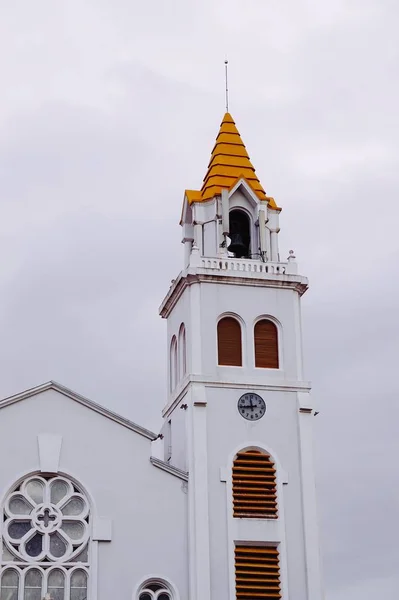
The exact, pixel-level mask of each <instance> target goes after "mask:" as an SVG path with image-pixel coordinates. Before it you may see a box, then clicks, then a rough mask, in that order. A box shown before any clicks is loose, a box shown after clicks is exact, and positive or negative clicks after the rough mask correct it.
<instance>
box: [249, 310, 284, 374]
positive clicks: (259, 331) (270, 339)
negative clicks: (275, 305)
mask: <svg viewBox="0 0 399 600" xmlns="http://www.w3.org/2000/svg"><path fill="white" fill-rule="evenodd" d="M254 343H255V367H260V368H263V369H278V368H279V357H278V330H277V326H276V325H275V323H273V321H271V320H270V319H261V320H260V321H258V322H257V323H256V324H255V328H254Z"/></svg>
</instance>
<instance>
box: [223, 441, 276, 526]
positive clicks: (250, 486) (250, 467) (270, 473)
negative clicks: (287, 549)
mask: <svg viewBox="0 0 399 600" xmlns="http://www.w3.org/2000/svg"><path fill="white" fill-rule="evenodd" d="M233 516H234V517H241V518H246V519H276V518H277V483H276V468H275V465H274V462H273V460H272V459H271V457H270V456H269V455H268V454H266V453H265V452H261V451H260V450H246V451H244V452H239V453H238V454H237V456H236V458H235V461H234V464H233Z"/></svg>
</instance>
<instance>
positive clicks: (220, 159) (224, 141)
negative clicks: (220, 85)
mask: <svg viewBox="0 0 399 600" xmlns="http://www.w3.org/2000/svg"><path fill="white" fill-rule="evenodd" d="M240 179H245V181H246V182H247V183H248V185H249V186H250V187H251V188H252V190H253V191H254V192H255V194H256V195H257V196H258V198H259V200H267V201H268V202H269V204H270V206H271V207H272V208H277V205H276V203H275V202H274V199H273V198H270V197H267V196H266V193H265V190H264V189H263V187H262V185H261V183H260V181H259V179H258V177H257V175H256V173H255V169H254V167H253V165H252V163H251V161H250V160H249V156H248V153H247V151H246V149H245V146H244V143H243V141H242V139H241V136H240V134H239V132H238V130H237V128H236V126H235V123H234V120H233V118H232V116H231V115H230V113H226V114H225V115H224V117H223V121H222V123H221V126H220V130H219V133H218V136H217V138H216V143H215V146H214V147H213V150H212V155H211V159H210V161H209V165H208V170H207V173H206V175H205V177H204V181H203V184H202V188H201V190H200V191H196V190H186V196H187V199H188V201H189V203H190V204H191V203H192V202H204V201H206V200H210V199H211V198H213V197H214V196H216V195H220V194H221V193H222V189H228V190H229V189H232V188H233V187H234V186H235V184H236V183H237V181H239V180H240Z"/></svg>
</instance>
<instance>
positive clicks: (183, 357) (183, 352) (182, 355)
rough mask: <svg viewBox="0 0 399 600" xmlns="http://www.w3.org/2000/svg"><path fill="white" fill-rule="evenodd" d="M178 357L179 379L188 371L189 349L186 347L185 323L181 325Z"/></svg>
mask: <svg viewBox="0 0 399 600" xmlns="http://www.w3.org/2000/svg"><path fill="white" fill-rule="evenodd" d="M178 355H179V356H178V358H179V381H180V380H181V379H183V377H184V376H185V374H186V372H187V349H186V328H185V327H184V323H182V324H181V325H180V329H179V346H178Z"/></svg>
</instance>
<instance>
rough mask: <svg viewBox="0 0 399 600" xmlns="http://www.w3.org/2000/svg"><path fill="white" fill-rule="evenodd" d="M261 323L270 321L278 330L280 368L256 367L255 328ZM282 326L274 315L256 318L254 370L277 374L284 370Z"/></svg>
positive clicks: (254, 324) (253, 332)
mask: <svg viewBox="0 0 399 600" xmlns="http://www.w3.org/2000/svg"><path fill="white" fill-rule="evenodd" d="M260 321H270V322H271V323H273V325H274V326H275V327H276V330H277V360H278V367H257V366H256V352H255V327H256V325H257V324H258V323H259V322H260ZM282 331H283V328H282V325H281V323H280V321H279V320H278V319H276V317H273V316H272V315H260V316H258V317H256V319H255V320H254V322H253V325H252V353H253V367H254V369H258V370H259V371H271V372H277V371H282V370H283V347H282V344H283V335H282Z"/></svg>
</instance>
